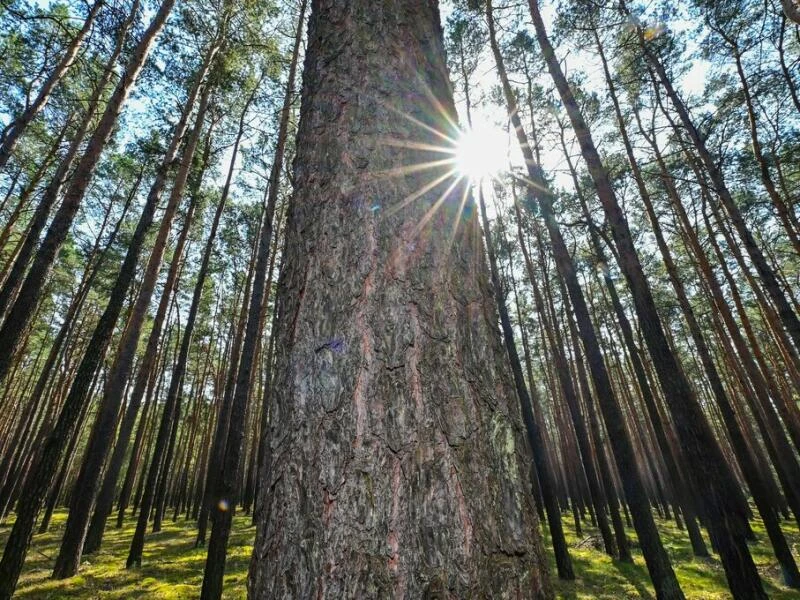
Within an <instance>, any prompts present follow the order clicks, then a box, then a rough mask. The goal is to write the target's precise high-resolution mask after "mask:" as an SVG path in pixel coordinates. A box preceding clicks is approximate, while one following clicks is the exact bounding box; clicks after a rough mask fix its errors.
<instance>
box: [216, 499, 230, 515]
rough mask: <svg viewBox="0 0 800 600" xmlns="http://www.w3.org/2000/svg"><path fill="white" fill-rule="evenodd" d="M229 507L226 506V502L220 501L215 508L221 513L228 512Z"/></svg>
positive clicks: (228, 505)
mask: <svg viewBox="0 0 800 600" xmlns="http://www.w3.org/2000/svg"><path fill="white" fill-rule="evenodd" d="M230 507H231V505H230V504H228V501H227V500H220V501H219V504H218V505H217V508H219V509H220V511H222V512H228V510H229V509H230Z"/></svg>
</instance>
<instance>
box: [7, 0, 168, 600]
mask: <svg viewBox="0 0 800 600" xmlns="http://www.w3.org/2000/svg"><path fill="white" fill-rule="evenodd" d="M175 2H176V0H163V2H162V3H161V5H160V7H159V9H158V11H157V12H156V13H155V15H154V17H153V20H152V21H151V22H150V25H149V27H148V28H147V30H146V31H145V32H144V34H143V35H142V38H141V40H140V41H139V43H138V44H137V45H136V47H135V48H134V50H133V52H132V54H131V58H130V60H129V62H128V64H127V66H126V68H125V70H124V71H123V73H122V74H121V76H120V78H119V82H118V83H117V87H116V89H115V90H114V92H113V94H112V95H111V98H110V99H109V101H108V104H107V106H106V109H105V112H104V113H103V116H102V117H101V119H100V122H99V124H98V126H97V128H96V129H95V131H94V133H93V134H92V136H91V138H90V139H89V142H88V146H87V149H86V151H85V152H84V154H83V156H82V157H81V160H80V161H79V162H78V166H77V167H76V168H75V172H74V173H73V176H72V180H71V182H70V185H69V186H68V188H67V191H66V192H65V194H64V198H63V200H62V202H61V206H60V207H59V209H58V211H57V212H56V215H55V217H54V218H53V221H52V223H51V224H50V228H49V229H48V231H47V234H46V235H45V238H44V241H43V242H42V244H41V246H40V248H39V251H38V253H37V254H36V257H35V258H34V260H33V264H32V265H31V268H30V270H29V271H28V275H27V277H26V278H25V281H24V282H23V284H22V286H21V288H20V291H19V294H18V296H17V299H16V301H15V302H14V305H13V306H12V307H11V309H10V311H9V314H8V316H7V317H6V320H5V322H4V323H3V326H2V328H0V347H1V348H14V347H15V346H16V345H17V343H18V342H19V340H20V338H21V337H22V334H23V331H24V330H25V329H26V328H27V326H28V323H29V322H30V319H31V317H32V316H33V312H34V310H35V309H36V306H37V305H38V304H39V296H40V294H41V291H42V288H43V287H44V284H45V281H46V279H47V277H48V275H49V273H50V269H51V268H52V265H53V262H54V261H55V259H56V257H57V255H58V253H59V250H60V249H61V246H62V244H63V243H64V240H65V239H66V237H67V234H68V233H69V230H70V226H71V224H72V221H73V219H74V217H75V215H76V213H77V211H78V208H79V206H80V204H81V201H82V200H83V197H84V195H85V193H86V190H87V188H88V186H89V183H90V181H91V179H92V176H93V174H94V171H95V168H96V167H97V163H98V162H99V160H100V156H101V154H102V151H103V149H104V148H105V146H106V145H107V144H108V142H109V140H110V139H111V134H112V133H113V131H114V127H115V125H116V123H117V119H118V117H119V114H120V113H121V111H122V108H123V107H124V105H125V102H126V100H127V99H128V96H129V94H130V92H131V90H132V88H133V85H134V83H135V82H136V79H137V78H138V76H139V73H140V72H141V70H142V67H143V66H144V62H145V60H146V59H147V56H148V55H149V53H150V50H151V48H152V46H153V43H154V41H155V38H156V36H157V35H158V34H159V32H160V31H161V30H162V29H163V27H164V24H165V23H166V21H167V17H169V14H170V12H171V11H172V8H173V6H174V5H175ZM9 365H10V352H7V351H5V352H0V380H2V379H3V378H4V377H5V375H6V374H7V373H8V368H9ZM56 444H57V445H58V446H59V448H58V449H60V446H61V445H62V444H61V443H60V442H56ZM58 449H56V448H54V449H53V451H54V452H53V454H55V453H57V452H56V451H57V450H58ZM54 458H55V456H54ZM54 464H55V463H54ZM39 487H42V486H41V485H40V486H39ZM31 491H33V490H31ZM31 498H32V499H33V500H34V501H33V502H31V503H30V504H29V505H28V506H30V507H33V505H34V504H36V503H37V502H36V500H35V496H33V495H32V496H31ZM36 508H37V509H38V507H36ZM28 520H29V519H20V518H19V517H18V518H17V521H16V523H15V524H14V526H15V528H16V527H19V532H20V534H24V535H22V536H21V537H20V534H17V535H14V533H13V532H12V535H11V537H10V538H9V541H8V544H7V553H8V550H10V551H11V553H10V554H8V558H6V556H5V555H4V558H3V560H2V562H0V582H2V583H0V600H4V598H3V594H6V593H7V594H8V595H10V594H11V591H10V590H12V589H13V588H14V587H15V586H16V582H17V578H18V577H19V569H21V568H22V561H23V560H24V558H23V557H24V555H25V553H26V549H27V546H28V542H29V539H28V536H29V534H27V533H24V532H25V530H27V529H28V526H29V524H28V523H27V522H26V521H28ZM30 520H31V521H32V519H30Z"/></svg>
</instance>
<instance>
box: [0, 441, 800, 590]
mask: <svg viewBox="0 0 800 600" xmlns="http://www.w3.org/2000/svg"><path fill="white" fill-rule="evenodd" d="M500 439H502V440H505V437H504V436H502V437H501V438H500ZM65 518H66V514H65V513H64V512H63V511H59V512H57V513H56V514H55V515H54V516H53V524H52V527H51V528H50V531H49V532H48V533H45V534H42V535H37V536H35V537H34V541H33V546H32V548H31V551H30V552H29V554H28V560H27V562H26V564H25V570H24V572H23V574H22V578H21V580H20V584H19V588H18V590H17V596H15V598H20V599H22V598H26V599H31V600H33V599H35V600H46V599H54V600H55V599H61V598H63V599H88V598H92V599H94V598H102V599H113V598H119V599H122V598H159V599H162V598H163V599H167V600H178V599H184V598H187V599H188V598H197V597H198V595H199V590H200V584H201V582H202V578H203V565H204V563H205V549H204V548H195V547H194V538H195V528H194V523H192V522H191V521H183V520H179V521H178V522H177V523H172V522H171V521H169V520H167V521H166V522H165V524H164V529H163V531H161V532H160V533H157V534H149V535H148V537H147V541H146V544H145V552H144V556H143V561H142V568H141V569H135V570H130V571H129V570H127V569H125V557H126V556H127V552H128V544H129V542H130V539H131V536H132V535H133V528H134V526H135V522H132V521H131V522H129V523H128V524H127V526H126V527H125V528H123V529H114V528H113V527H111V528H110V529H109V530H108V531H107V533H106V538H105V541H104V544H103V549H102V551H101V552H99V553H98V554H96V555H92V556H87V557H85V558H84V562H83V565H82V567H81V572H80V574H79V575H78V576H76V577H73V578H71V579H66V580H63V581H56V580H53V579H50V573H51V569H52V564H53V558H54V557H55V555H56V553H57V552H58V542H59V540H60V538H61V534H62V532H63V527H64V520H65ZM9 526H10V524H8V523H7V524H6V525H4V526H2V527H0V544H4V543H5V538H6V536H7V535H8V530H9ZM783 526H784V531H785V532H786V534H787V536H788V537H789V542H790V544H791V546H792V549H793V550H794V551H795V555H796V556H797V555H798V550H799V549H800V532H798V529H797V526H796V524H794V523H793V522H786V523H784V524H783ZM659 528H660V530H661V532H662V539H663V541H664V545H665V546H666V548H667V551H668V552H669V554H670V556H671V557H672V560H673V564H674V566H675V570H676V573H677V575H678V579H679V580H680V583H681V586H682V587H683V590H684V592H685V593H686V597H687V598H697V599H702V600H723V599H725V600H727V599H729V598H730V593H729V592H728V591H727V587H726V585H725V575H724V573H723V571H722V566H721V565H720V563H719V560H717V559H716V558H711V559H696V558H694V557H693V556H692V553H691V547H690V545H689V540H688V538H687V536H686V533H685V532H684V531H680V530H678V529H677V527H675V524H674V523H672V522H664V521H661V522H659ZM753 529H754V530H755V532H756V535H757V536H758V541H757V542H756V543H754V544H752V545H751V550H752V553H753V557H754V559H755V561H756V564H757V565H758V569H759V571H760V572H761V574H762V576H763V578H764V582H765V585H766V587H767V593H768V594H769V596H770V598H772V599H774V600H790V599H792V598H797V597H798V593H797V592H796V591H792V590H789V589H788V588H786V587H784V586H783V585H781V583H780V574H779V571H778V568H777V566H776V563H775V560H774V558H773V557H772V554H771V552H770V547H769V543H768V541H767V535H766V533H765V532H764V529H763V527H762V525H761V523H760V522H758V521H757V522H755V523H754V524H753ZM585 530H586V535H587V536H588V535H596V532H593V531H592V530H591V528H590V527H588V526H587V527H585ZM565 531H566V533H567V541H568V543H569V545H570V549H571V554H572V558H573V561H574V563H575V572H576V574H577V580H576V581H575V582H570V583H565V582H562V581H557V580H556V581H554V584H555V589H556V597H557V598H559V599H562V600H589V599H595V598H599V599H607V600H611V599H614V600H619V599H624V598H643V599H647V600H654V599H655V593H654V591H653V587H652V585H651V584H650V579H649V577H648V575H647V569H646V567H645V564H644V560H643V559H642V556H641V553H640V552H639V551H638V549H637V548H636V544H635V535H634V533H633V532H632V531H631V532H629V534H630V535H631V539H632V541H633V542H634V544H633V545H634V548H633V555H634V561H635V562H634V564H632V565H631V564H627V563H620V562H618V561H614V560H612V559H611V558H609V557H608V556H606V555H605V554H603V553H602V552H601V551H600V550H597V549H595V548H594V547H592V544H590V543H587V538H585V537H584V538H581V539H578V538H577V537H576V536H575V535H574V533H573V530H572V527H571V523H569V522H565ZM545 535H546V532H545ZM254 537H255V528H254V527H252V526H251V525H250V518H249V517H248V516H246V515H239V516H237V517H236V518H235V522H234V533H233V535H232V537H231V543H230V547H229V552H228V560H227V569H226V576H225V594H224V596H223V597H224V598H226V599H231V600H236V599H240V598H245V597H246V589H245V586H246V582H247V567H248V563H249V560H250V552H251V550H252V542H253V538H254ZM550 561H551V572H552V573H555V563H554V561H553V557H552V555H551V556H550Z"/></svg>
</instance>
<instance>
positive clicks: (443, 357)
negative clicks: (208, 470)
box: [249, 0, 550, 598]
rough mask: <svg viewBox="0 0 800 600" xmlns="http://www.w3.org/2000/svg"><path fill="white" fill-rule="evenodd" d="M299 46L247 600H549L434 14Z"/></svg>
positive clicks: (316, 22)
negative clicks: (269, 416)
mask: <svg viewBox="0 0 800 600" xmlns="http://www.w3.org/2000/svg"><path fill="white" fill-rule="evenodd" d="M308 37H309V47H308V52H307V56H306V71H305V82H304V90H303V104H302V110H301V121H300V129H299V135H298V143H297V148H298V154H297V158H296V160H295V181H296V184H297V187H296V193H295V197H294V199H293V203H292V206H291V207H290V216H289V222H288V226H287V235H288V242H287V257H286V267H285V271H284V273H283V274H282V277H281V287H280V293H279V298H278V310H279V311H280V316H281V318H280V319H279V323H280V326H279V331H278V336H279V337H278V339H277V348H278V349H279V352H278V357H277V364H276V381H275V388H274V398H275V406H274V408H273V410H274V417H273V422H272V424H271V430H270V432H269V433H268V435H269V436H270V438H269V443H268V448H267V456H266V460H265V466H264V468H263V469H262V472H261V473H260V477H261V478H262V485H261V488H260V498H259V501H258V503H257V505H258V506H259V511H260V513H259V515H258V516H257V522H258V524H259V525H258V534H257V540H256V545H255V548H254V554H253V560H252V563H251V569H250V582H249V588H250V595H251V597H259V598H266V597H269V598H287V597H317V598H339V597H358V596H370V597H387V596H394V597H409V598H416V597H428V598H434V597H436V598H439V597H498V598H500V597H525V598H545V597H549V596H550V590H549V585H548V583H547V578H546V575H545V567H544V562H543V560H544V554H543V549H542V545H541V541H540V538H539V534H538V531H537V519H536V510H535V506H534V502H533V498H532V496H531V493H530V488H529V485H528V483H527V481H526V473H527V466H526V465H527V464H528V462H529V460H530V458H529V456H526V454H527V452H526V451H525V450H524V441H523V438H522V431H521V423H520V420H519V417H518V412H517V410H516V407H515V402H516V399H515V397H514V390H513V387H512V383H511V378H510V373H509V370H508V366H507V362H506V359H505V357H504V355H503V349H502V347H501V343H500V336H499V331H498V329H497V315H496V313H495V310H494V308H493V306H492V301H491V296H490V291H489V282H488V275H487V271H486V266H485V264H483V256H482V253H483V247H482V244H481V239H480V231H479V228H478V222H477V215H476V210H475V206H474V204H473V203H472V201H471V200H467V199H466V190H464V189H463V188H458V187H455V186H454V181H453V178H452V176H448V174H447V170H448V166H447V165H444V166H443V165H438V166H437V165H432V166H431V168H429V169H426V170H421V171H406V172H398V171H397V169H398V168H400V167H403V166H409V165H412V164H419V163H425V162H428V161H437V160H439V161H440V160H441V159H442V158H446V154H443V153H442V152H435V151H431V150H429V149H426V148H427V147H428V146H431V145H435V146H439V147H441V146H443V145H445V144H446V142H445V141H444V139H443V138H442V137H441V136H440V135H438V134H437V133H435V132H434V130H435V131H437V132H441V133H443V134H447V135H450V136H452V135H454V134H455V131H454V128H453V126H452V125H451V124H450V123H451V122H452V121H451V120H454V118H455V110H454V106H453V100H452V95H451V90H450V87H449V84H448V81H447V71H446V66H445V63H444V56H443V54H444V52H443V47H442V39H441V28H440V24H439V16H438V11H437V3H436V2H430V1H424V0H413V1H405V2H400V1H399V0H387V1H386V2H383V3H381V6H380V10H378V9H377V8H376V7H375V6H374V4H373V3H369V2H367V1H366V0H355V1H353V2H348V3H342V2H335V1H333V0H314V1H313V2H312V17H311V23H310V30H309V36H308ZM387 173H396V174H395V175H394V176H385V174H387ZM437 179H438V180H439V181H438V184H437V183H436V182H437ZM420 192H423V193H420Z"/></svg>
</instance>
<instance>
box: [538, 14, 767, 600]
mask: <svg viewBox="0 0 800 600" xmlns="http://www.w3.org/2000/svg"><path fill="white" fill-rule="evenodd" d="M528 4H529V6H530V10H531V17H532V19H533V23H534V27H535V29H536V37H537V40H538V42H539V46H540V47H541V49H542V53H543V55H544V59H545V62H546V64H547V67H548V70H549V71H550V75H551V77H552V78H553V81H554V83H555V85H556V88H557V89H558V92H559V95H560V97H561V100H562V102H563V104H564V107H565V109H566V111H567V113H568V116H569V118H570V122H571V123H572V126H573V129H574V130H575V134H576V136H577V138H578V142H579V145H580V147H581V152H582V154H583V157H584V160H585V161H586V164H587V166H588V168H589V172H590V175H591V177H592V180H593V182H594V184H595V189H596V191H597V193H598V197H599V199H600V202H601V203H602V205H603V209H604V211H605V213H606V216H607V218H608V221H609V224H610V226H611V231H612V235H613V237H614V240H615V242H616V246H617V249H618V251H619V257H620V261H621V264H620V266H621V268H622V271H623V273H624V275H625V277H626V279H627V281H628V284H629V286H630V289H631V292H632V295H633V300H634V306H635V308H636V312H637V315H638V317H639V323H640V325H641V326H642V328H643V330H644V333H645V340H646V342H647V345H648V348H649V350H650V354H651V357H652V359H653V363H654V366H655V368H656V371H657V372H658V375H659V381H660V383H661V387H662V389H663V390H664V395H665V397H666V399H667V401H668V403H669V408H670V411H671V413H672V417H673V421H674V423H675V426H676V428H677V430H678V434H679V436H680V441H681V445H682V447H683V448H684V451H685V454H686V457H687V463H688V465H689V467H690V470H691V471H690V472H691V475H692V482H693V487H694V489H695V490H696V491H697V492H698V496H700V497H701V498H702V500H703V503H704V506H703V509H704V510H703V517H704V519H705V522H706V524H707V525H708V527H709V531H710V533H711V537H712V541H713V544H714V546H715V547H716V548H717V549H718V550H719V552H720V557H721V559H722V563H723V566H724V568H725V573H726V575H727V577H728V582H729V584H730V587H731V591H732V592H733V593H734V596H735V597H737V598H750V599H753V600H755V599H760V598H763V599H764V600H766V595H765V593H764V589H763V586H762V584H761V580H760V578H759V575H758V571H757V570H756V567H755V564H754V562H753V559H752V556H751V555H750V551H749V549H748V547H747V541H746V535H747V531H748V523H747V513H746V510H745V507H744V506H741V504H740V502H739V498H740V494H739V491H740V490H739V487H738V484H737V482H736V481H735V479H734V477H733V474H732V473H731V470H730V468H729V467H728V465H727V463H726V462H725V457H724V456H723V454H722V452H721V450H720V448H719V446H718V444H717V442H716V440H715V438H714V435H713V432H712V430H711V428H710V426H709V424H708V421H707V420H706V418H705V415H704V414H703V413H702V411H701V409H700V406H699V405H698V403H697V399H696V397H695V395H694V393H693V390H692V388H691V386H690V384H689V382H688V381H687V379H686V376H685V374H684V373H683V371H682V369H681V367H680V365H679V364H678V361H677V359H676V358H675V356H674V354H673V353H672V351H671V350H670V347H669V343H668V341H667V339H666V335H665V333H664V328H663V326H662V324H661V321H660V319H659V316H658V311H657V309H656V305H655V301H654V299H653V296H652V292H651V290H650V287H649V284H648V282H647V278H646V277H645V274H644V271H643V269H642V265H641V263H640V261H639V258H638V255H637V253H636V248H635V246H634V244H633V239H632V236H631V232H630V229H629V227H628V223H627V221H626V219H625V216H624V214H623V212H622V209H621V207H620V205H619V203H618V201H617V198H616V196H615V193H614V190H613V187H612V185H611V182H610V180H609V177H608V174H607V172H606V171H605V168H604V166H603V163H602V161H601V160H600V156H599V154H598V152H597V148H596V146H595V144H594V141H593V139H592V135H591V132H590V130H589V127H588V125H587V124H586V122H585V120H584V118H583V115H582V114H581V111H580V109H579V107H578V104H577V102H576V100H575V97H574V95H573V93H572V90H571V88H570V85H569V83H568V82H567V79H566V77H565V76H564V73H563V71H562V69H561V65H560V64H559V62H558V58H557V57H556V55H555V52H554V50H553V47H552V44H551V43H550V40H549V39H548V37H547V33H546V30H545V26H544V22H543V21H542V17H541V14H540V12H539V5H538V1H537V0H529V2H528ZM579 324H580V320H579ZM600 396H601V397H602V396H603V394H602V393H601V394H600ZM608 425H609V423H608V420H607V421H606V426H608ZM612 439H614V438H613V434H612ZM628 499H629V501H630V497H629V498H628Z"/></svg>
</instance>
